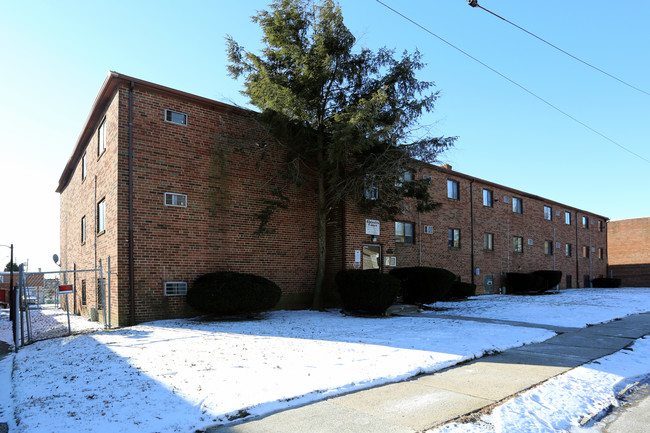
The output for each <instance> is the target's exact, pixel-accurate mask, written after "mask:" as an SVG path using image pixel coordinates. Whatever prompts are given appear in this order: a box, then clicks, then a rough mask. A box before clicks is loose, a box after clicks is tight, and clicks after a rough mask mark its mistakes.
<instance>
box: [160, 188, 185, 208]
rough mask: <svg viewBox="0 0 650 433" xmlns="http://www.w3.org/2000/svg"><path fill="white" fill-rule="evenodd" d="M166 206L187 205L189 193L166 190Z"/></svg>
mask: <svg viewBox="0 0 650 433" xmlns="http://www.w3.org/2000/svg"><path fill="white" fill-rule="evenodd" d="M165 206H175V207H187V195H185V194H176V193H173V192H166V193H165Z"/></svg>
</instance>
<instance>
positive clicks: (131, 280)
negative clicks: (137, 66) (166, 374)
mask: <svg viewBox="0 0 650 433" xmlns="http://www.w3.org/2000/svg"><path fill="white" fill-rule="evenodd" d="M134 86H135V83H134V82H133V81H131V84H130V86H129V291H130V295H131V296H130V298H131V303H130V315H131V325H135V277H134V269H133V265H134V257H133V88H134Z"/></svg>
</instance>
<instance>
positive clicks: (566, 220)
mask: <svg viewBox="0 0 650 433" xmlns="http://www.w3.org/2000/svg"><path fill="white" fill-rule="evenodd" d="M564 224H566V225H568V226H570V225H571V212H564Z"/></svg>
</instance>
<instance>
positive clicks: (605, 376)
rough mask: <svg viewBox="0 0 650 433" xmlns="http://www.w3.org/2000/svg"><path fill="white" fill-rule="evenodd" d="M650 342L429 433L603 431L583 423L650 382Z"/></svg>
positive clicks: (645, 339) (637, 342) (574, 432)
mask: <svg viewBox="0 0 650 433" xmlns="http://www.w3.org/2000/svg"><path fill="white" fill-rule="evenodd" d="M648 359H650V338H648V337H646V338H642V339H639V340H637V341H636V343H635V344H634V346H632V347H631V350H621V351H619V352H616V353H614V354H612V355H609V356H606V357H603V358H600V359H598V360H595V361H593V362H590V363H588V364H585V365H582V366H580V367H578V368H575V369H573V370H570V371H568V372H567V373H564V374H562V375H559V376H556V377H554V378H552V379H550V380H548V381H547V382H545V383H543V384H542V385H540V386H538V387H536V388H534V389H532V390H530V391H527V392H525V393H523V394H521V395H519V396H518V397H515V398H513V399H512V400H509V401H507V402H506V403H504V404H502V405H501V406H498V407H496V408H495V409H494V410H493V411H492V413H490V414H489V415H485V416H482V417H481V419H480V420H479V421H478V422H476V423H465V424H457V423H454V424H448V425H445V426H443V427H441V428H438V429H435V430H430V431H429V433H443V432H444V433H460V432H462V433H496V432H538V433H553V432H568V431H571V432H573V433H587V432H594V433H595V432H599V431H601V430H600V428H601V427H602V426H595V427H592V426H590V423H587V424H586V426H585V427H582V426H581V421H582V420H583V418H586V419H589V418H590V417H591V416H593V415H598V414H602V413H603V411H605V410H607V409H608V408H609V407H611V406H617V405H618V402H617V399H616V395H617V394H618V393H619V392H624V391H625V389H626V388H627V387H628V386H630V385H632V384H634V383H635V382H636V381H640V382H646V381H647V380H648V378H649V377H650V365H649V364H648Z"/></svg>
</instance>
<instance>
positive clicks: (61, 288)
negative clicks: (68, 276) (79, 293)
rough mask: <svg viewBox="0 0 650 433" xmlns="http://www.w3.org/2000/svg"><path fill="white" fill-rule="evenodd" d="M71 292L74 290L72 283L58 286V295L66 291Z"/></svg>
mask: <svg viewBox="0 0 650 433" xmlns="http://www.w3.org/2000/svg"><path fill="white" fill-rule="evenodd" d="M72 292H74V289H73V288H72V284H65V285H60V286H59V295H65V294H67V293H72Z"/></svg>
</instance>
